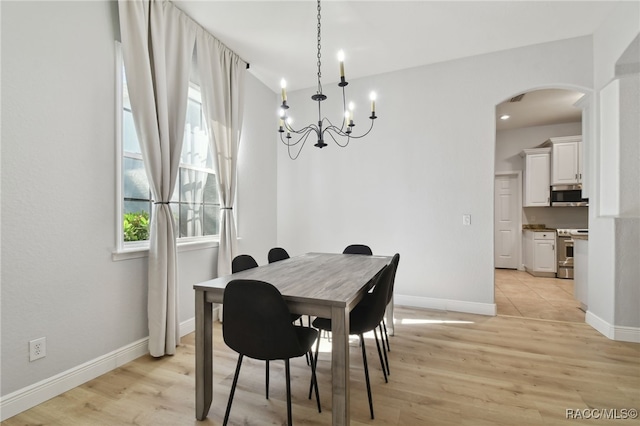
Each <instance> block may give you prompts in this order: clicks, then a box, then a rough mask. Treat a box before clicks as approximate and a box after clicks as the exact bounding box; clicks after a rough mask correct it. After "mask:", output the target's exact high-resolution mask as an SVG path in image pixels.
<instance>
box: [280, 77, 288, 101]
mask: <svg viewBox="0 0 640 426" xmlns="http://www.w3.org/2000/svg"><path fill="white" fill-rule="evenodd" d="M280 88H281V89H282V103H285V102H287V80H285V79H284V78H283V79H282V80H280Z"/></svg>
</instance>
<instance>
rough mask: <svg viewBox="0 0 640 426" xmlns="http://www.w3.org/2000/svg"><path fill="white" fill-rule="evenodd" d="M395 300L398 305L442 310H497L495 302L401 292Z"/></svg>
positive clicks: (482, 313)
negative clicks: (432, 296) (467, 300)
mask: <svg viewBox="0 0 640 426" xmlns="http://www.w3.org/2000/svg"><path fill="white" fill-rule="evenodd" d="M393 300H394V303H395V304H396V305H402V306H412V307H415V308H426V309H437V310H440V311H454V312H464V313H467V314H479V315H490V316H495V315H496V312H497V308H496V304H495V303H478V302H466V301H464V300H450V299H435V298H431V297H419V296H404V295H401V294H395V295H394V296H393Z"/></svg>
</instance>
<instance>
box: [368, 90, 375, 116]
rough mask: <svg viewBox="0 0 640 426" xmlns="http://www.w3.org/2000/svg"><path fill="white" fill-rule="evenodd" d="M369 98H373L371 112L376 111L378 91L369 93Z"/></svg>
mask: <svg viewBox="0 0 640 426" xmlns="http://www.w3.org/2000/svg"><path fill="white" fill-rule="evenodd" d="M369 99H371V112H372V113H374V112H376V92H371V93H370V94H369Z"/></svg>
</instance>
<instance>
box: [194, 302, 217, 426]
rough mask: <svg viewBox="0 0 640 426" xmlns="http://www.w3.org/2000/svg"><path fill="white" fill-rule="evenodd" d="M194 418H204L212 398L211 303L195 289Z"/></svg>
mask: <svg viewBox="0 0 640 426" xmlns="http://www.w3.org/2000/svg"><path fill="white" fill-rule="evenodd" d="M195 293H196V307H195V309H196V418H197V419H198V420H204V419H205V418H206V417H207V414H208V413H209V407H211V401H212V399H213V335H212V332H213V330H212V326H211V323H212V308H213V306H212V304H211V303H208V302H207V301H206V293H205V292H204V291H200V290H196V292H195Z"/></svg>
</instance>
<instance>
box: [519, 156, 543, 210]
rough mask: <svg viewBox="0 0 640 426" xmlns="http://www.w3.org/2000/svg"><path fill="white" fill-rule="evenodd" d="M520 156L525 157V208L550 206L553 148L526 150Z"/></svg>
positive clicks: (523, 199) (523, 203)
mask: <svg viewBox="0 0 640 426" xmlns="http://www.w3.org/2000/svg"><path fill="white" fill-rule="evenodd" d="M520 155H521V156H522V157H524V181H523V186H524V191H523V192H524V196H523V197H522V205H523V207H547V206H549V185H550V176H549V168H550V165H549V164H550V159H551V148H533V149H525V150H524V151H522V153H521V154H520Z"/></svg>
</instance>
